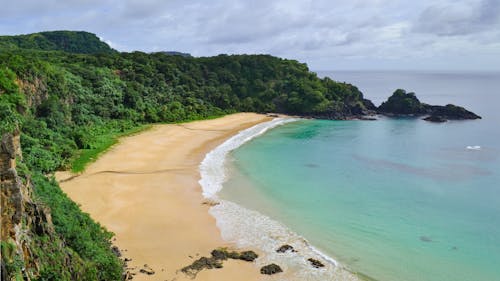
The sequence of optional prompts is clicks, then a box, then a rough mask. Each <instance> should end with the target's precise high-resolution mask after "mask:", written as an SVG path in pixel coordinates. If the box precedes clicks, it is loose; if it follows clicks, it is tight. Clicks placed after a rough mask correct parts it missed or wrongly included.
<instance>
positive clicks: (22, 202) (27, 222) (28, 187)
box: [0, 131, 103, 281]
mask: <svg viewBox="0 0 500 281" xmlns="http://www.w3.org/2000/svg"><path fill="white" fill-rule="evenodd" d="M26 172H27V170H26V166H25V165H24V163H22V154H21V146H20V136H19V132H17V131H16V132H14V133H6V134H4V135H3V136H2V137H1V143H0V196H1V198H0V199H1V214H2V216H1V217H2V221H1V242H0V243H1V280H16V281H17V280H25V281H30V280H83V279H85V280H98V279H97V278H90V279H89V278H87V277H88V276H92V274H91V273H89V270H88V265H86V264H85V262H84V261H83V260H82V259H81V258H80V256H79V255H78V254H77V253H75V252H74V251H73V250H72V249H71V248H69V247H68V246H67V244H66V243H65V241H64V240H63V239H62V238H61V236H60V235H59V234H58V233H57V231H56V230H55V225H54V224H53V222H52V215H51V211H50V208H48V207H47V206H46V205H45V204H43V203H42V202H41V201H39V200H37V199H36V198H37V196H36V195H35V194H34V188H35V186H34V185H33V184H32V181H31V178H30V176H29V175H27V174H25V173H26ZM94 276H95V273H94ZM100 280H103V279H100Z"/></svg>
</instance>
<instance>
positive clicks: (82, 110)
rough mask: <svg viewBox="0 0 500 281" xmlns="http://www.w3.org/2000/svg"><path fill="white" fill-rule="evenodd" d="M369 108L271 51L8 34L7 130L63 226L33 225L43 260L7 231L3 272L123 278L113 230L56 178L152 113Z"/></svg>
mask: <svg viewBox="0 0 500 281" xmlns="http://www.w3.org/2000/svg"><path fill="white" fill-rule="evenodd" d="M367 109H373V105H372V104H371V103H370V102H369V101H367V100H364V99H363V95H362V93H361V92H360V91H359V90H358V89H357V88H356V87H354V86H353V85H350V84H345V83H338V82H335V81H333V80H331V79H329V78H324V79H320V78H318V76H317V75H316V74H315V73H313V72H310V71H309V69H308V67H307V66H306V65H305V64H302V63H299V62H297V61H294V60H286V59H280V58H277V57H272V56H269V55H219V56H216V57H201V58H194V57H190V56H182V55H175V54H172V53H162V52H159V53H153V54H147V53H143V52H132V53H120V52H117V51H115V50H113V49H111V48H110V47H109V46H108V45H107V44H106V43H104V42H101V41H100V40H99V39H98V38H97V36H95V35H94V34H91V33H86V32H70V31H60V32H43V33H37V34H30V35H21V36H0V121H1V122H0V136H2V135H5V134H7V133H12V132H20V134H21V147H22V153H23V157H22V160H21V159H20V160H18V165H17V173H18V174H19V176H20V177H21V178H22V179H23V180H24V181H25V182H29V183H30V184H31V185H32V187H33V193H34V194H33V197H34V200H35V201H37V202H40V204H43V206H46V207H47V208H48V209H50V212H51V214H52V222H53V224H54V232H55V234H54V235H52V236H50V237H49V236H47V235H45V234H39V233H33V234H32V238H31V243H32V244H31V245H35V246H32V247H33V249H32V252H33V254H32V255H31V256H32V257H33V258H34V259H36V260H37V267H36V268H33V267H30V266H28V263H29V261H26V260H25V258H24V257H23V256H22V253H19V252H16V251H15V250H13V248H14V245H13V243H12V241H10V242H9V241H8V240H7V239H4V238H3V237H2V244H1V245H2V269H4V270H3V273H2V274H5V275H4V277H5V278H8V280H11V279H12V278H21V276H29V277H30V279H31V280H72V279H78V280H118V279H120V278H121V272H122V262H121V261H120V260H119V259H118V258H117V257H116V256H115V255H114V253H113V251H112V250H111V243H110V239H111V237H112V234H111V233H109V232H108V231H106V230H105V229H104V228H102V227H101V226H100V225H99V224H97V223H96V222H94V221H92V219H91V218H90V217H89V216H88V215H87V214H84V213H82V212H81V211H80V209H79V207H78V206H77V205H76V204H75V203H74V202H72V201H71V200H70V199H69V198H68V197H67V196H66V195H65V194H64V193H63V192H62V191H61V190H60V188H59V187H58V185H57V183H56V182H55V180H54V179H53V176H52V175H53V172H54V171H56V170H61V169H73V171H76V172H78V171H81V170H82V169H83V168H84V166H85V164H86V163H88V162H89V161H91V160H92V159H93V158H95V156H96V155H97V154H98V153H100V152H102V151H103V150H105V149H106V148H107V147H109V146H110V145H112V144H113V143H114V140H115V139H116V137H117V136H120V135H123V134H128V133H131V132H134V131H136V130H140V129H141V128H143V127H144V126H145V125H147V124H151V123H158V122H167V123H170V122H182V121H189V120H196V119H205V118H211V117H216V116H221V115H224V114H229V113H233V112H241V111H252V112H263V113H264V112H278V113H287V114H296V115H306V116H315V117H322V118H328V119H345V118H349V117H352V116H355V115H362V114H364V112H365V111H366V110H367ZM2 216H3V214H2ZM42 249H43V250H42ZM14 280H15V279H14Z"/></svg>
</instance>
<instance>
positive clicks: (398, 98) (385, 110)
mask: <svg viewBox="0 0 500 281" xmlns="http://www.w3.org/2000/svg"><path fill="white" fill-rule="evenodd" d="M377 111H378V112H379V113H382V114H388V115H420V114H425V113H426V110H425V106H424V105H423V104H422V103H421V102H420V101H419V100H418V98H417V96H416V95H415V93H412V92H410V93H407V92H406V91H405V90H403V89H397V90H396V91H395V92H394V93H393V94H392V95H391V96H390V97H389V98H388V99H387V101H385V102H383V103H382V104H381V105H380V106H379V107H378V109H377Z"/></svg>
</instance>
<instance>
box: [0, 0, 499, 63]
mask: <svg viewBox="0 0 500 281" xmlns="http://www.w3.org/2000/svg"><path fill="white" fill-rule="evenodd" d="M46 30H85V31H89V32H93V33H96V34H97V35H98V36H99V37H101V38H102V39H103V40H104V41H106V42H108V43H109V44H110V45H111V46H112V47H113V48H115V49H117V50H120V51H133V50H140V51H145V52H151V51H160V50H168V51H174V50H175V51H182V52H188V53H191V54H192V55H194V56H209V55H216V54H219V53H226V54H234V53H238V54H240V53H247V54H254V53H265V54H272V55H276V56H280V57H286V58H293V59H297V60H300V61H302V62H306V63H307V64H308V65H309V66H310V68H311V69H313V70H339V69H358V70H359V69H426V70H435V69H438V70H492V69H494V70H500V0H455V1H451V0H450V1H449V0H420V1H398V0H317V1H306V0H284V1H282V0H279V1H272V0H254V1H243V0H211V1H210V0H205V1H201V0H198V1H190V0H171V1H169V0H60V1H57V0H43V1H41V0H31V1H29V0H0V34H3V35H6V34H9V35H10V34H25V33H32V32H37V31H46Z"/></svg>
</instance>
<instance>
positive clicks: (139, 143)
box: [57, 113, 272, 280]
mask: <svg viewBox="0 0 500 281" xmlns="http://www.w3.org/2000/svg"><path fill="white" fill-rule="evenodd" d="M271 119H272V118H270V117H266V116H265V115H259V114H252V113H240V114H234V115H229V116H226V117H223V118H219V119H214V120H206V121H197V122H191V123H187V124H179V125H176V124H172V125H156V126H154V127H153V128H152V129H150V130H148V131H146V132H144V133H141V134H138V135H134V136H131V137H127V138H124V139H121V140H120V142H119V144H117V145H116V146H114V147H113V148H112V149H111V150H110V151H108V152H107V153H105V154H104V155H102V156H101V157H100V158H99V159H98V160H97V161H96V162H95V163H93V164H91V165H89V166H88V168H87V169H86V171H85V172H84V173H82V174H81V175H79V176H77V177H75V178H72V179H70V180H67V179H68V176H69V175H68V174H67V173H65V172H64V173H58V174H57V179H58V180H59V181H60V185H61V188H62V190H63V191H64V192H66V193H67V194H68V196H69V197H70V198H71V199H73V200H74V201H75V202H77V203H78V204H80V205H81V208H82V209H83V210H84V211H85V212H88V213H89V214H90V215H91V216H92V218H94V219H95V220H97V221H98V222H100V223H101V224H102V225H104V226H105V227H106V228H107V229H109V230H110V231H112V232H114V233H115V235H116V236H115V238H116V240H115V241H114V243H115V245H117V246H118V247H119V248H120V249H121V250H122V253H123V255H124V257H126V258H130V259H132V260H131V261H130V262H129V263H128V267H129V268H136V270H132V272H137V274H136V275H135V276H134V279H133V280H166V279H167V280H171V279H172V278H177V279H176V280H184V279H185V280H189V278H188V277H187V276H185V275H184V274H182V273H180V272H177V273H176V271H178V270H180V269H181V268H183V267H185V266H187V265H189V264H191V263H192V262H193V261H194V260H195V259H197V258H199V257H201V256H209V255H210V251H212V250H213V249H215V248H217V247H221V246H231V245H229V244H228V243H226V242H224V241H223V240H222V239H221V237H220V234H219V230H218V229H217V227H216V225H215V219H214V218H213V217H212V216H210V214H209V213H208V209H209V207H210V206H209V205H207V204H204V202H205V200H204V198H203V196H202V194H201V189H200V187H199V185H198V180H199V177H200V176H199V172H198V166H199V164H200V162H201V161H202V160H203V157H204V156H205V154H206V153H207V152H208V151H210V150H212V149H213V148H215V147H216V146H217V145H219V144H220V143H222V142H223V141H224V140H225V139H227V138H229V137H230V136H232V135H234V134H236V133H237V132H238V131H240V130H242V129H246V128H248V127H251V126H253V125H255V124H258V123H261V122H264V121H269V120H271ZM190 256H191V257H192V258H190ZM144 264H147V265H148V266H149V267H150V268H152V269H153V270H154V271H155V274H154V275H147V274H142V273H138V272H139V270H140V269H141V268H143V265H144ZM242 276H245V280H259V278H260V276H261V274H260V273H259V271H258V269H257V268H255V267H254V266H253V265H252V264H251V263H246V262H243V261H234V260H228V261H226V262H225V263H224V268H223V269H220V270H204V271H202V272H200V273H199V274H198V276H197V278H196V280H235V279H239V278H241V277H242Z"/></svg>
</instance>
